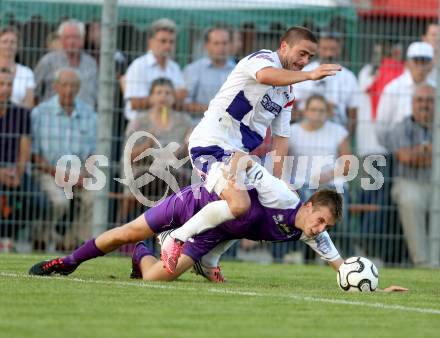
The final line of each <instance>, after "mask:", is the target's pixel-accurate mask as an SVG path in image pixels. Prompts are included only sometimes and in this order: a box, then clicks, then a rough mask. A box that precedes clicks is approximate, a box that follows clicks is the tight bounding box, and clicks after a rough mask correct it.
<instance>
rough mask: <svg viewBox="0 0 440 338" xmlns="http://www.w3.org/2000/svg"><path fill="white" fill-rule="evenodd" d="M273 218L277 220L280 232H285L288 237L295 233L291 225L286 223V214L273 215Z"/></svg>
mask: <svg viewBox="0 0 440 338" xmlns="http://www.w3.org/2000/svg"><path fill="white" fill-rule="evenodd" d="M272 219H273V221H274V222H275V224H276V226H277V227H278V230H280V232H281V233H282V234H284V235H286V236H288V237H290V236H292V235H293V234H292V231H291V229H290V228H289V226H288V225H287V224H286V223H284V215H283V214H278V215H273V216H272Z"/></svg>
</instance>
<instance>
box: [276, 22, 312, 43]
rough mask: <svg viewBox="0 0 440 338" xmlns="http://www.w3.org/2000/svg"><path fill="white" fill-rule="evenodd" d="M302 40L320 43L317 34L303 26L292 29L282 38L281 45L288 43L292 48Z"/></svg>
mask: <svg viewBox="0 0 440 338" xmlns="http://www.w3.org/2000/svg"><path fill="white" fill-rule="evenodd" d="M301 40H308V41H311V42H313V43H318V40H317V39H316V36H315V34H313V33H312V31H311V30H310V29H308V28H306V27H301V26H293V27H290V28H289V29H288V30H287V31H286V32H285V33H284V34H283V36H282V37H281V41H280V43H281V42H283V41H286V42H287V44H288V45H289V46H292V45H294V44H296V43H297V42H299V41H301Z"/></svg>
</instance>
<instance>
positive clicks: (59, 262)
mask: <svg viewBox="0 0 440 338" xmlns="http://www.w3.org/2000/svg"><path fill="white" fill-rule="evenodd" d="M75 269H76V266H72V267H67V266H66V265H65V264H64V261H63V259H62V258H59V257H58V258H54V259H50V260H46V261H42V262H39V263H37V264H35V265H34V266H32V267H31V268H30V269H29V274H30V275H35V276H49V275H51V274H52V273H58V274H60V275H69V274H71V273H72V272H73V271H75Z"/></svg>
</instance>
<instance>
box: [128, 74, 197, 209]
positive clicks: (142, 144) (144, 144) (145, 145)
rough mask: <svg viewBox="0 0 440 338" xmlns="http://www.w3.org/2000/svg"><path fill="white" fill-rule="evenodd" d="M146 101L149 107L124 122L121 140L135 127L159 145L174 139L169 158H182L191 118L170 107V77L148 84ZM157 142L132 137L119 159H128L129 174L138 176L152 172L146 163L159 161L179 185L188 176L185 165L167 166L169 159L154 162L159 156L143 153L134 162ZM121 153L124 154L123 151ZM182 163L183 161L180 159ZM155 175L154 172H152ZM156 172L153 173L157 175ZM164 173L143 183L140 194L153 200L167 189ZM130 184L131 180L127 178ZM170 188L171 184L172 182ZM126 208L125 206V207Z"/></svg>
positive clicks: (135, 129)
mask: <svg viewBox="0 0 440 338" xmlns="http://www.w3.org/2000/svg"><path fill="white" fill-rule="evenodd" d="M148 96H149V101H150V104H151V108H150V109H149V110H148V111H146V112H144V113H140V114H139V115H137V116H136V117H135V118H134V119H133V120H131V121H130V123H129V124H128V126H127V130H126V133H125V135H126V140H125V144H127V140H128V139H129V138H130V137H131V136H132V135H133V133H135V132H137V131H147V132H149V133H150V134H152V135H154V137H156V139H157V141H158V142H159V143H160V145H161V147H162V148H165V147H166V146H167V145H169V144H170V143H171V142H177V143H178V144H179V145H180V147H179V148H178V149H177V150H176V152H174V155H171V154H170V155H171V156H174V157H173V158H171V160H172V159H176V158H177V159H182V158H184V157H185V156H187V155H188V137H189V134H190V132H191V128H192V122H191V118H190V117H189V116H188V115H187V114H185V113H180V112H176V111H173V110H172V106H173V104H174V100H175V98H174V87H173V83H172V82H171V80H169V79H166V78H158V79H156V80H154V81H153V83H152V84H151V89H150V93H149V94H148ZM157 146H158V145H157V143H156V142H155V141H154V140H153V139H152V138H147V137H142V138H140V139H138V140H137V141H136V143H135V144H134V147H133V149H132V151H131V153H130V155H129V156H130V157H129V158H123V160H122V161H123V162H127V161H129V162H130V163H131V168H132V171H133V178H134V179H136V178H139V177H140V176H142V175H144V174H145V173H146V172H151V174H153V175H155V174H156V173H155V172H154V170H150V166H151V165H152V164H155V165H161V167H160V170H161V171H163V172H165V171H166V172H170V171H171V172H172V174H176V175H175V177H177V178H178V179H180V182H177V183H178V184H179V186H180V187H182V186H183V185H184V184H186V183H187V182H182V180H185V179H188V178H189V175H186V174H187V173H186V172H185V169H188V168H183V167H178V168H175V169H176V170H174V169H171V168H170V167H168V169H167V166H171V167H172V163H171V162H169V163H165V162H164V163H162V164H161V163H158V162H157V161H160V159H157V158H154V155H153V161H154V162H152V159H151V156H149V157H145V159H142V160H139V161H136V162H134V159H135V158H136V157H137V156H139V155H140V154H142V153H143V152H145V151H147V150H148V149H150V148H157ZM124 154H125V155H126V153H125V151H124ZM182 164H183V163H182ZM155 176H156V175H155ZM159 176H160V174H159V175H158V176H156V177H159ZM164 178H165V177H164V176H163V177H162V180H161V182H162V183H161V182H159V181H158V179H157V178H156V180H155V181H153V182H152V183H150V184H148V185H146V186H145V187H144V188H143V190H146V191H145V192H144V195H146V196H147V197H148V198H149V199H150V200H152V201H155V200H159V199H160V198H161V197H162V196H163V195H164V193H165V190H166V189H167V186H165V185H168V183H170V182H165V180H164ZM130 183H131V184H133V182H130ZM170 188H173V187H172V186H171V187H170ZM125 192H126V194H129V189H128V187H126V190H125ZM125 208H126V207H125Z"/></svg>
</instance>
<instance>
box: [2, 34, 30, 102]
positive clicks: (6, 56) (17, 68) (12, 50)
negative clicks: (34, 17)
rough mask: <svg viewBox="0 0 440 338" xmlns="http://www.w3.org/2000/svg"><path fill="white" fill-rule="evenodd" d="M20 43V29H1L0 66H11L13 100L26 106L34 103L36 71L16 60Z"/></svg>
mask: <svg viewBox="0 0 440 338" xmlns="http://www.w3.org/2000/svg"><path fill="white" fill-rule="evenodd" d="M18 44H19V35H18V31H17V30H16V29H15V28H14V27H6V28H3V29H1V30H0V67H3V68H9V69H10V70H11V72H12V74H14V83H13V87H12V95H11V98H10V99H11V102H12V103H14V104H16V105H19V106H23V107H26V108H32V107H33V105H34V88H35V79H34V73H33V72H32V70H31V69H30V68H29V67H26V66H24V65H21V64H19V63H16V62H15V57H16V55H17V49H18Z"/></svg>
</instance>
